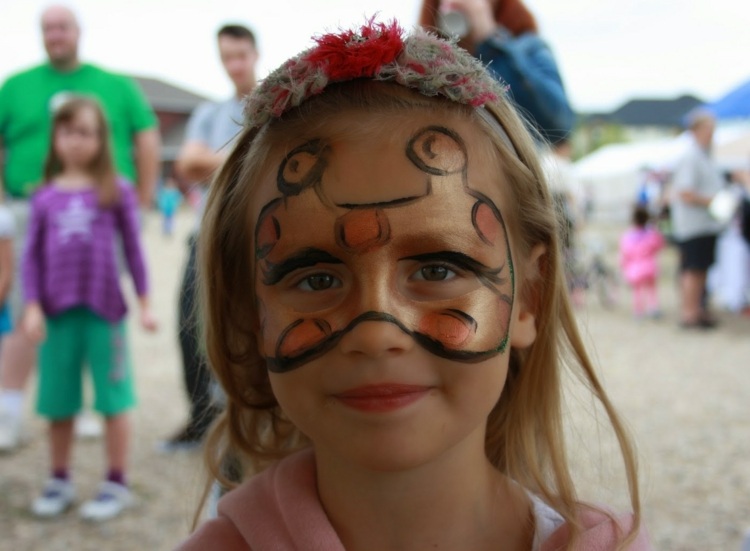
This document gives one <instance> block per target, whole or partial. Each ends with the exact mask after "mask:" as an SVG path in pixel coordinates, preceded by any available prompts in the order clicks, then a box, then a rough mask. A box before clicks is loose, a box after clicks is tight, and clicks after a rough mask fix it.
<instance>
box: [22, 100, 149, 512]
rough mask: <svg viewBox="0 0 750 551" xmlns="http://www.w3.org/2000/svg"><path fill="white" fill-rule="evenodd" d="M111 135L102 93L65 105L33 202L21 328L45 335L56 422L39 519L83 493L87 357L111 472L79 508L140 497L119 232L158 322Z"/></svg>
mask: <svg viewBox="0 0 750 551" xmlns="http://www.w3.org/2000/svg"><path fill="white" fill-rule="evenodd" d="M108 135H109V133H108V130H107V128H106V123H105V119H104V116H103V114H102V111H101V108H100V107H99V105H98V104H97V103H96V102H95V101H94V100H92V99H88V98H84V97H79V98H74V99H71V100H69V101H68V102H66V103H65V104H63V105H62V106H61V107H59V108H58V109H57V111H56V112H55V114H54V118H53V125H52V141H51V144H50V149H49V153H48V156H47V161H46V164H45V168H44V176H45V180H46V182H47V183H46V185H45V186H44V187H42V188H41V189H40V190H39V191H37V193H36V194H35V195H34V197H33V199H32V205H31V221H30V225H29V233H28V236H27V246H26V249H25V253H24V258H23V266H22V279H23V290H24V300H25V303H26V307H25V312H24V319H23V327H24V330H25V331H26V333H27V335H28V336H29V338H31V339H33V340H36V341H38V342H42V345H41V349H40V356H39V382H38V387H39V396H38V401H37V411H38V412H39V413H40V414H41V415H42V416H44V417H47V418H48V419H49V422H50V427H49V444H50V452H51V453H50V455H51V477H50V479H49V480H48V481H47V483H46V484H45V486H44V489H43V491H42V494H41V495H40V496H39V497H38V498H37V499H36V500H35V501H34V503H33V505H32V511H33V512H34V514H35V515H38V516H40V517H53V516H57V515H59V514H61V513H62V512H63V511H65V510H66V509H67V508H68V507H69V506H71V505H72V504H73V502H74V500H75V490H74V486H73V483H72V481H71V479H70V472H69V466H70V454H71V445H72V440H73V418H74V417H75V415H76V413H78V411H79V410H80V408H81V386H82V381H81V375H82V368H83V365H84V364H88V366H89V368H90V370H91V375H92V379H93V386H94V391H95V403H94V409H96V410H97V411H99V412H100V413H101V414H102V415H103V416H104V417H105V419H106V423H105V432H106V438H105V449H106V458H107V462H108V469H109V470H108V472H107V476H106V479H105V481H104V482H103V483H102V484H101V486H100V489H99V493H98V495H97V496H96V497H94V498H93V499H92V500H91V501H88V502H86V503H84V504H83V506H82V507H81V510H80V513H81V515H82V516H83V517H84V518H86V519H90V520H105V519H108V518H112V517H114V516H116V515H118V514H119V513H120V512H121V511H122V510H123V509H125V508H126V507H128V506H129V505H131V503H132V502H133V497H132V495H131V493H130V490H129V489H128V486H127V484H126V479H125V467H126V458H127V455H128V441H129V437H130V427H129V422H128V417H127V414H126V412H127V410H129V409H130V408H132V407H133V406H134V404H135V394H134V385H133V378H132V373H131V368H130V358H129V352H128V348H127V344H126V333H125V322H124V318H125V313H126V305H125V301H124V297H123V295H122V292H121V290H120V285H119V277H118V273H117V263H116V262H117V261H116V254H115V245H116V233H118V232H119V233H120V235H121V236H122V242H123V245H124V250H125V256H126V258H127V263H128V266H129V268H130V272H131V274H132V276H133V281H134V283H135V289H136V292H137V294H138V302H139V305H140V321H141V325H143V327H144V328H145V329H147V330H154V329H155V328H156V322H155V320H154V318H153V316H152V314H151V310H150V309H149V304H148V294H147V291H148V289H147V282H146V266H145V263H144V257H143V251H142V248H141V243H140V238H139V235H138V213H137V206H136V205H137V203H136V197H135V193H134V192H133V190H132V189H131V188H130V186H128V185H127V183H125V182H123V181H120V180H119V179H118V178H116V176H115V169H114V164H113V162H112V156H111V153H110V146H109V140H108Z"/></svg>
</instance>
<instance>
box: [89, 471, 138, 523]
mask: <svg viewBox="0 0 750 551" xmlns="http://www.w3.org/2000/svg"><path fill="white" fill-rule="evenodd" d="M134 504H135V498H134V497H133V494H132V493H131V491H130V490H128V488H127V486H123V485H122V484H117V483H115V482H110V481H108V480H105V481H104V482H102V483H101V484H100V485H99V493H98V494H97V495H96V497H95V498H94V499H92V500H90V501H87V502H86V503H84V504H83V505H82V506H81V510H80V513H81V517H82V518H83V519H84V520H91V521H96V522H99V521H103V520H109V519H111V518H115V517H116V516H117V515H119V514H120V513H122V512H123V511H124V510H125V509H127V508H128V507H132V506H133V505H134Z"/></svg>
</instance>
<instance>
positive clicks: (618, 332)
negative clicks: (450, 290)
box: [0, 213, 750, 551]
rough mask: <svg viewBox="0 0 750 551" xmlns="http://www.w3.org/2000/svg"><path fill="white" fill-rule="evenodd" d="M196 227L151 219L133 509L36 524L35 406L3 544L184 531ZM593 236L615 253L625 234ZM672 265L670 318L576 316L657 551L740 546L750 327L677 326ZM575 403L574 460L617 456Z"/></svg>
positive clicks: (748, 509)
mask: <svg viewBox="0 0 750 551" xmlns="http://www.w3.org/2000/svg"><path fill="white" fill-rule="evenodd" d="M191 225H192V219H191V218H190V215H189V213H182V214H181V216H180V218H179V219H178V223H177V235H175V236H174V237H173V238H165V237H163V236H161V235H160V234H159V223H158V220H157V219H156V216H155V215H149V219H148V220H147V224H146V233H145V236H146V237H145V238H146V245H147V249H148V256H149V259H150V262H151V263H150V266H151V272H152V280H153V287H154V290H155V293H154V298H153V301H154V306H155V309H156V312H157V313H158V316H159V320H160V324H161V328H160V331H159V332H158V333H157V334H156V335H147V334H144V333H143V332H142V331H141V330H140V328H138V327H137V326H135V325H133V327H132V328H131V341H132V345H133V353H134V360H135V366H136V371H137V381H138V390H139V393H140V405H139V407H138V409H137V410H136V411H135V412H134V414H133V423H134V433H135V438H134V442H133V452H132V467H131V469H130V479H131V483H132V485H133V488H134V491H135V493H136V494H137V496H138V504H137V506H136V507H135V508H134V509H133V510H131V511H129V512H128V513H127V514H124V515H123V516H121V517H120V518H117V519H115V520H113V521H110V522H108V523H104V524H99V525H96V524H94V525H92V524H86V523H84V522H82V521H80V520H79V519H78V517H77V516H76V513H75V511H72V512H70V513H68V514H66V515H64V516H63V517H62V518H60V519H56V520H54V521H48V522H40V521H38V520H36V519H34V518H33V517H31V515H30V514H29V513H28V507H29V503H30V501H31V500H32V499H33V497H34V496H35V495H36V492H37V491H38V489H39V487H40V485H41V483H42V481H43V480H44V478H45V476H46V471H47V450H46V442H45V437H44V434H45V433H44V431H45V427H44V424H43V423H42V422H41V421H40V420H39V419H38V418H36V417H35V416H34V415H33V413H32V412H31V410H29V414H28V415H27V420H28V422H27V429H28V431H27V432H28V435H29V440H28V442H27V443H26V445H25V446H24V447H23V448H22V449H21V450H20V451H18V452H17V453H15V454H12V455H5V456H0V549H3V550H5V549H8V550H13V551H32V550H45V551H47V550H50V551H57V550H61V551H70V550H83V551H87V550H92V551H93V550H107V551H130V550H135V549H149V550H168V549H172V548H173V547H174V546H175V544H176V543H177V542H179V541H180V540H181V539H183V538H184V537H185V536H186V535H187V533H188V531H189V526H190V518H191V515H192V512H193V509H194V506H195V503H196V500H197V497H198V494H199V492H200V489H201V484H202V480H203V473H202V468H201V458H200V454H199V453H177V454H172V455H165V454H163V453H159V452H158V451H157V450H156V444H157V442H158V441H159V440H160V439H161V438H164V437H165V436H167V435H169V433H170V432H172V431H174V430H175V429H177V428H178V427H179V426H180V424H181V423H182V422H183V420H184V416H185V412H186V403H185V398H184V396H183V387H182V381H181V373H180V364H179V357H178V352H177V341H176V336H175V330H174V327H175V313H176V289H177V283H178V281H179V277H180V275H181V271H182V265H183V261H184V254H185V236H186V235H187V232H188V231H189V230H190V228H191ZM589 231H590V232H594V231H596V232H597V234H598V235H602V236H604V237H605V239H606V240H607V241H608V242H609V243H610V244H611V243H612V242H613V239H614V237H615V235H616V232H617V228H612V227H608V228H607V227H597V228H592V229H590V230H589ZM610 250H611V249H610ZM663 260H664V261H663V264H664V273H663V278H662V281H661V292H662V295H661V296H662V300H663V305H664V308H665V312H666V316H665V318H664V319H663V320H660V321H649V322H636V321H635V320H633V319H632V316H631V315H630V312H629V308H628V306H629V305H628V303H627V302H628V296H627V292H626V291H624V290H623V292H622V297H621V304H620V305H619V306H618V307H616V308H614V309H612V310H606V309H604V308H602V307H601V306H600V305H599V304H598V303H597V302H596V301H595V300H594V299H592V298H589V299H588V303H587V304H586V305H585V306H584V307H582V308H581V309H580V310H579V318H580V323H581V327H582V329H583V332H584V335H585V337H586V339H587V340H588V341H589V342H590V343H591V344H592V351H593V353H594V356H595V358H596V360H597V363H598V364H599V365H601V370H602V377H603V379H604V381H605V385H606V387H607V388H608V390H609V392H610V394H611V396H612V399H613V400H614V402H615V404H616V405H617V407H618V408H619V410H620V412H621V413H622V415H623V416H624V417H625V419H626V421H627V423H628V425H629V427H630V428H631V430H632V432H633V433H634V436H635V439H636V442H637V445H638V450H639V457H640V464H641V483H642V484H641V485H642V499H643V503H644V508H645V515H646V523H647V525H648V528H649V531H650V533H651V537H652V540H653V543H654V547H655V549H659V550H666V551H671V550H675V551H678V550H679V551H683V550H685V551H687V550H714V549H715V550H729V551H739V549H740V545H741V541H742V538H743V535H744V533H745V531H746V530H747V529H750V461H748V459H747V458H748V457H750V422H749V421H748V419H749V418H750V408H749V407H748V403H750V338H749V337H750V318H745V319H741V318H738V317H735V316H732V315H730V314H721V321H722V325H721V327H720V329H718V330H717V331H714V332H705V333H701V332H696V331H684V330H680V329H678V328H677V326H676V322H675V314H674V312H675V301H676V295H675V292H674V261H675V257H674V252H673V251H667V253H666V254H665V256H664V259H663ZM32 388H33V384H32ZM570 401H571V404H572V405H573V407H572V412H573V413H572V414H571V419H572V420H574V421H575V422H576V424H575V426H576V430H575V432H573V437H574V438H573V441H572V446H571V451H572V456H573V457H574V458H575V457H576V455H577V453H578V450H582V451H585V452H588V451H589V450H590V449H591V448H593V447H595V446H598V447H600V448H601V449H602V452H601V453H600V457H601V458H602V459H603V460H604V462H607V461H608V460H610V459H613V458H615V457H616V455H615V454H614V452H613V446H612V443H611V441H610V440H608V439H607V438H606V436H605V435H603V434H602V432H601V431H600V430H599V425H598V424H597V422H596V419H593V420H592V419H591V418H590V417H588V416H585V415H582V414H581V410H580V408H578V407H577V404H579V400H578V399H577V398H576V397H575V396H574V395H572V396H571V400H570ZM102 456H103V454H102V442H101V441H100V440H83V441H82V440H79V441H78V442H77V444H76V447H75V458H74V469H75V472H74V476H75V480H76V481H77V483H78V490H79V497H80V499H86V498H88V497H89V496H90V495H92V494H93V493H94V491H95V488H96V485H97V483H98V481H99V479H100V477H101V475H102V471H103V468H104V467H103V463H102ZM579 464H580V466H581V467H580V469H579V470H580V471H581V475H582V485H581V487H582V489H583V493H584V496H585V497H591V498H592V499H597V500H603V501H606V502H608V503H613V504H615V505H622V506H624V505H625V504H624V501H623V499H622V495H623V492H622V482H621V478H620V477H619V476H618V475H617V470H616V469H617V466H616V465H615V468H598V467H596V466H595V465H590V464H589V463H585V462H583V461H581V462H580V463H579Z"/></svg>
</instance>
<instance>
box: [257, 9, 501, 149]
mask: <svg viewBox="0 0 750 551" xmlns="http://www.w3.org/2000/svg"><path fill="white" fill-rule="evenodd" d="M315 41H316V42H317V46H315V47H313V48H310V49H309V50H306V51H304V52H302V53H301V54H299V55H298V56H296V57H293V58H291V59H289V60H288V61H286V62H285V63H284V64H283V65H281V67H279V68H278V69H276V70H275V71H273V72H272V73H271V74H269V75H268V76H267V77H266V78H265V79H264V80H263V82H262V83H261V84H260V86H258V87H257V88H256V89H255V91H254V92H253V93H252V94H251V95H250V97H249V98H248V100H247V105H246V107H245V122H246V124H247V125H248V126H250V127H256V126H261V125H263V124H265V123H266V122H268V121H269V120H270V119H272V118H278V117H280V116H281V115H283V114H284V113H286V112H287V111H289V110H290V109H292V108H294V107H297V106H299V105H300V104H302V103H303V102H304V101H305V100H307V99H309V98H310V97H311V96H314V95H316V94H319V93H321V92H323V90H324V89H325V88H326V86H328V85H329V84H332V83H334V82H344V81H348V80H353V79H357V78H369V79H373V80H379V81H389V82H396V83H398V84H401V85H402V86H406V87H407V88H412V89H415V90H418V91H419V92H420V93H421V94H424V95H426V96H436V95H441V96H444V97H446V98H448V99H450V100H452V101H455V102H457V103H463V104H467V105H471V106H473V107H482V106H483V105H485V104H486V103H488V102H490V101H495V100H497V99H498V98H500V97H502V96H503V95H504V93H505V90H506V88H505V87H503V86H501V85H500V84H499V83H498V82H497V81H496V80H495V79H494V78H493V77H492V76H491V75H490V74H489V73H488V72H487V70H486V69H485V67H484V66H483V64H482V62H481V61H479V60H477V59H475V58H474V57H473V56H472V55H471V54H469V53H468V52H466V51H465V50H462V49H461V48H459V47H458V46H456V44H455V41H449V40H445V39H442V38H439V37H438V36H436V35H434V34H431V33H429V32H427V31H424V30H417V31H414V33H413V34H410V35H409V36H407V37H406V38H404V32H403V30H402V29H401V28H400V27H399V26H398V24H397V23H396V22H395V21H394V22H392V23H390V24H384V23H375V22H374V21H373V20H372V19H371V20H370V21H368V22H367V24H365V25H364V26H362V27H361V28H360V29H359V31H353V30H348V31H343V32H341V33H339V34H326V35H323V36H321V37H319V38H316V39H315ZM478 111H480V112H482V111H484V110H483V109H479V110H478ZM483 118H485V120H487V119H491V121H488V122H491V123H493V122H494V124H493V126H495V127H498V128H499V124H498V123H497V121H495V119H494V118H493V117H491V116H489V114H487V117H483ZM499 130H500V131H501V135H502V136H503V139H504V140H506V141H508V142H509V140H508V139H507V135H505V132H504V131H503V130H502V128H499Z"/></svg>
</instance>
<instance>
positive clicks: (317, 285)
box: [297, 274, 341, 291]
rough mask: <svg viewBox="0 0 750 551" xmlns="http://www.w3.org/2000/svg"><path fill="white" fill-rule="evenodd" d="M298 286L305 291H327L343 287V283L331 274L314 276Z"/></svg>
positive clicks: (305, 279) (308, 277)
mask: <svg viewBox="0 0 750 551" xmlns="http://www.w3.org/2000/svg"><path fill="white" fill-rule="evenodd" d="M297 286H298V287H299V288H300V289H302V290H303V291H326V290H328V289H334V288H337V287H341V281H340V280H339V279H338V278H336V277H334V276H332V275H331V274H314V275H311V276H307V277H306V278H304V279H303V280H302V281H300V282H299V284H298V285H297Z"/></svg>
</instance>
